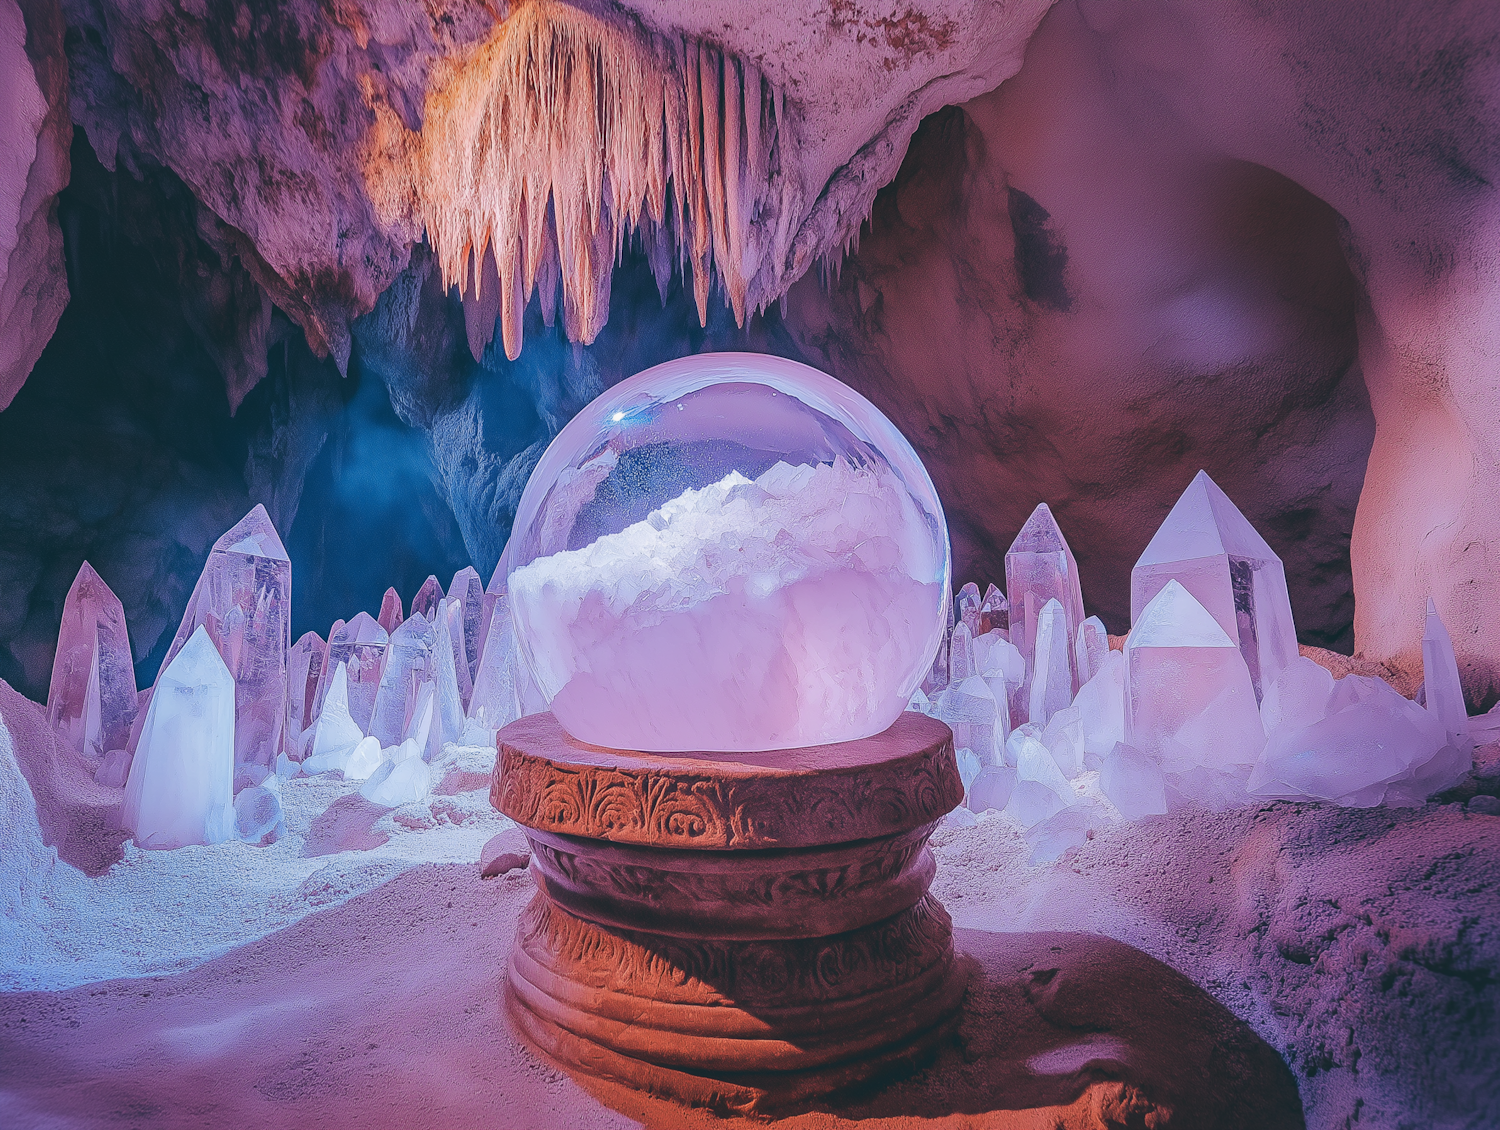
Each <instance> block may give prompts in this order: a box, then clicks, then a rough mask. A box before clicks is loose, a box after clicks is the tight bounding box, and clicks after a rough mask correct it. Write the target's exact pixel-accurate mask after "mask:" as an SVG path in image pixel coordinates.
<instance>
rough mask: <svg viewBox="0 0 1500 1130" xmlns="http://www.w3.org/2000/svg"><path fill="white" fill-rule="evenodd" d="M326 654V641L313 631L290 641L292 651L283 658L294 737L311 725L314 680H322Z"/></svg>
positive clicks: (315, 695)
mask: <svg viewBox="0 0 1500 1130" xmlns="http://www.w3.org/2000/svg"><path fill="white" fill-rule="evenodd" d="M327 657H328V645H327V644H326V643H324V642H323V637H322V636H320V635H318V633H317V632H307V633H305V634H304V635H303V636H302V638H301V639H299V640H298V641H297V642H296V643H294V644H293V645H292V654H291V657H290V658H289V659H288V660H287V671H288V673H287V687H288V692H287V693H288V699H289V709H290V715H291V733H292V736H293V737H294V738H296V737H300V736H301V734H302V732H303V731H304V730H306V729H307V728H308V727H309V726H310V725H312V722H313V718H314V714H313V707H314V705H316V703H317V700H318V684H319V683H321V682H322V681H323V660H325V659H326V658H327Z"/></svg>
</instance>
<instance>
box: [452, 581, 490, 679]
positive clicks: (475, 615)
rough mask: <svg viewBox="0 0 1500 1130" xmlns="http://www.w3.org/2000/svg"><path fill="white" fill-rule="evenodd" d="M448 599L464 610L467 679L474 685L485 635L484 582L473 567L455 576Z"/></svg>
mask: <svg viewBox="0 0 1500 1130" xmlns="http://www.w3.org/2000/svg"><path fill="white" fill-rule="evenodd" d="M448 599H449V600H456V601H458V602H459V605H460V607H461V608H462V618H463V629H464V639H463V644H464V665H465V666H466V667H467V668H468V675H467V676H466V678H467V679H468V681H469V683H470V684H471V685H472V684H473V682H474V675H475V673H476V672H477V670H478V668H479V637H480V636H481V635H482V634H483V633H484V624H483V622H482V621H483V617H484V582H483V581H481V580H480V579H479V574H478V572H476V571H475V569H474V567H473V566H472V565H470V566H468V567H466V568H463V569H460V570H459V571H458V572H457V573H454V574H453V583H452V584H451V585H449V586H448Z"/></svg>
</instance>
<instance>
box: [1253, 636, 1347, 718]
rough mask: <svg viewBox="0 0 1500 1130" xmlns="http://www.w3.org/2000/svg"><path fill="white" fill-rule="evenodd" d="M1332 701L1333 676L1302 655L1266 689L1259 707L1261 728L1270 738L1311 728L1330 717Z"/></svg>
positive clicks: (1284, 669)
mask: <svg viewBox="0 0 1500 1130" xmlns="http://www.w3.org/2000/svg"><path fill="white" fill-rule="evenodd" d="M1332 697H1333V676H1332V675H1331V674H1329V673H1328V671H1327V670H1326V669H1325V668H1323V667H1321V666H1319V665H1318V664H1317V663H1314V662H1313V661H1312V660H1311V659H1308V658H1307V657H1306V656H1301V655H1299V656H1298V657H1297V658H1296V659H1294V660H1292V662H1290V663H1288V664H1287V665H1286V666H1285V667H1283V668H1282V669H1281V673H1280V674H1278V675H1277V676H1276V678H1275V679H1274V680H1273V681H1272V682H1271V684H1270V685H1269V686H1268V687H1266V688H1265V694H1264V697H1263V698H1262V699H1261V704H1260V718H1261V724H1262V725H1263V726H1264V727H1265V731H1266V733H1267V734H1274V733H1276V732H1277V731H1278V730H1288V731H1290V730H1300V729H1302V728H1303V727H1304V726H1311V725H1312V724H1313V723H1314V722H1318V721H1321V720H1322V718H1323V717H1324V715H1326V714H1327V713H1328V702H1329V700H1330V699H1331V698H1332Z"/></svg>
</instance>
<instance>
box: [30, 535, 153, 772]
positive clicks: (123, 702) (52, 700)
mask: <svg viewBox="0 0 1500 1130" xmlns="http://www.w3.org/2000/svg"><path fill="white" fill-rule="evenodd" d="M135 715H136V693H135V670H134V668H133V667H132V665H131V661H130V639H129V637H128V636H127V635H126V633H125V610H124V608H123V607H121V605H120V598H119V597H117V596H115V594H114V593H113V592H112V591H111V590H110V587H109V586H108V585H106V584H105V583H104V581H103V580H102V579H101V578H100V576H99V574H98V573H96V572H94V569H93V566H91V565H90V564H89V563H88V562H87V561H85V562H84V563H83V566H82V568H80V569H79V570H78V576H77V577H75V578H74V579H73V587H72V588H70V589H68V598H67V600H66V601H64V602H63V614H62V625H61V627H60V628H59V629H58V633H57V655H56V656H55V657H54V658H53V660H52V685H51V687H50V688H49V689H48V691H47V720H48V721H49V722H51V723H52V726H53V728H54V729H55V730H56V731H57V732H58V735H59V736H60V737H61V738H62V739H63V740H64V741H66V742H67V743H68V744H69V745H71V746H72V747H73V748H74V749H76V750H78V752H80V753H83V754H87V755H88V756H89V757H94V758H99V757H103V756H104V755H105V754H106V753H109V752H110V751H111V750H116V749H124V748H126V743H127V742H129V740H130V727H131V723H133V722H134V721H135Z"/></svg>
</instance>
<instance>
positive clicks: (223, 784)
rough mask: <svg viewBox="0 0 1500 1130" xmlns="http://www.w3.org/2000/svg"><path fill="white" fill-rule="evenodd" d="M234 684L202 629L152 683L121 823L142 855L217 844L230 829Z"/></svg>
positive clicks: (227, 836)
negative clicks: (153, 850) (151, 850)
mask: <svg viewBox="0 0 1500 1130" xmlns="http://www.w3.org/2000/svg"><path fill="white" fill-rule="evenodd" d="M235 697H236V695H235V681H234V677H233V676H232V675H231V674H230V672H229V668H228V667H226V666H225V665H224V660H223V659H222V658H221V657H220V655H219V652H218V649H217V648H215V647H214V644H213V641H212V640H211V639H210V638H209V634H208V631H207V629H206V628H204V627H203V626H201V625H200V626H199V627H197V628H195V629H193V633H192V635H190V636H189V637H188V638H187V641H186V642H185V643H184V645H183V646H182V647H180V648H178V649H177V654H176V655H174V656H173V657H172V661H171V662H170V663H168V664H167V667H166V670H164V671H163V672H162V673H161V675H160V677H159V678H158V679H157V681H156V693H155V694H153V695H152V696H151V706H150V707H149V708H148V711H147V715H146V723H145V725H144V726H143V727H142V729H141V736H140V741H139V743H138V745H137V748H136V752H135V758H134V760H132V761H131V763H130V776H129V777H128V778H127V779H126V782H125V802H124V805H123V807H122V808H121V810H120V818H121V823H122V824H123V826H124V827H125V828H126V830H127V831H129V832H130V833H131V834H132V835H133V836H134V837H135V841H136V843H138V844H139V845H140V846H141V847H144V848H178V847H184V846H186V845H188V844H217V843H222V842H223V841H225V840H228V839H230V838H232V837H233V836H234V834H235V823H234V759H235V740H234V730H235Z"/></svg>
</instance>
